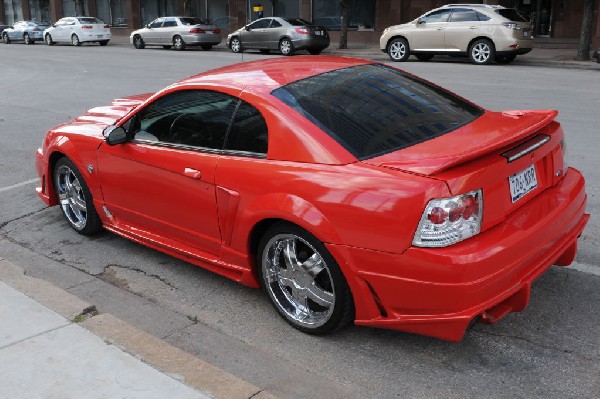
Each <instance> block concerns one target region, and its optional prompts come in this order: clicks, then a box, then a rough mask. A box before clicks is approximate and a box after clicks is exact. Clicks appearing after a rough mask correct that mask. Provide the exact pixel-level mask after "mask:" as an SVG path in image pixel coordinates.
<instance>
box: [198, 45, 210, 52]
mask: <svg viewBox="0 0 600 399" xmlns="http://www.w3.org/2000/svg"><path fill="white" fill-rule="evenodd" d="M200 47H201V48H202V50H204V51H209V50H210V49H212V44H203V45H201V46H200Z"/></svg>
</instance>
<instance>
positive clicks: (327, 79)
mask: <svg viewBox="0 0 600 399" xmlns="http://www.w3.org/2000/svg"><path fill="white" fill-rule="evenodd" d="M271 94H272V95H273V96H275V97H277V98H279V99H280V100H282V101H283V102H285V103H286V104H288V105H289V106H290V107H292V108H293V109H295V110H296V111H297V112H298V113H300V114H302V115H303V116H305V117H306V118H308V119H309V120H310V121H312V122H313V123H314V124H315V125H317V126H318V127H319V128H321V129H322V130H323V131H324V132H326V133H328V134H329V135H330V136H331V137H332V138H333V139H334V140H336V141H337V142H338V143H339V144H340V145H341V146H343V147H344V148H346V149H347V150H348V151H349V152H350V153H352V154H353V155H354V156H355V157H356V158H358V159H361V160H362V159H369V158H373V157H375V156H378V155H383V154H386V153H389V152H393V151H396V150H400V149H402V148H406V147H410V146H412V145H415V144H418V143H421V142H424V141H427V140H431V139H432V138H434V137H438V136H441V135H443V134H446V133H448V132H451V131H453V130H455V129H457V128H459V127H461V126H463V125H465V124H467V123H469V122H471V121H473V120H475V119H476V118H478V117H479V116H481V115H482V114H483V110H482V109H481V108H479V107H477V106H475V105H473V104H471V103H469V102H467V101H465V100H463V99H461V98H460V97H458V96H456V95H454V94H452V93H450V92H448V91H446V90H444V89H442V88H439V87H436V86H433V85H432V84H430V83H427V82H425V81H422V80H420V79H418V78H416V77H414V76H411V75H409V74H406V73H404V72H401V71H399V70H396V69H393V68H389V67H387V66H384V65H379V64H373V65H360V66H355V67H350V68H344V69H338V70H334V71H330V72H326V73H322V74H320V75H315V76H312V77H309V78H306V79H302V80H299V81H296V82H292V83H289V84H287V85H285V86H283V87H281V88H279V89H276V90H274V91H272V92H271Z"/></svg>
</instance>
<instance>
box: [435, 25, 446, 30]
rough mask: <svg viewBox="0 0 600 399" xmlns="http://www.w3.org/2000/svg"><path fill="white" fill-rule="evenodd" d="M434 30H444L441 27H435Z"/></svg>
mask: <svg viewBox="0 0 600 399" xmlns="http://www.w3.org/2000/svg"><path fill="white" fill-rule="evenodd" d="M435 29H437V30H442V29H444V28H442V27H441V26H440V27H437V28H435Z"/></svg>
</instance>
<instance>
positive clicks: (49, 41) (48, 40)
mask: <svg viewBox="0 0 600 399" xmlns="http://www.w3.org/2000/svg"><path fill="white" fill-rule="evenodd" d="M45 41H46V44H47V45H48V46H54V41H53V40H52V35H50V33H48V34H47V35H46V39H45Z"/></svg>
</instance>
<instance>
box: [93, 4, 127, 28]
mask: <svg viewBox="0 0 600 399" xmlns="http://www.w3.org/2000/svg"><path fill="white" fill-rule="evenodd" d="M96 16H97V17H98V18H99V19H101V20H102V21H103V22H106V23H107V24H110V25H111V26H112V27H114V28H126V27H127V18H126V17H125V0H96Z"/></svg>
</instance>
